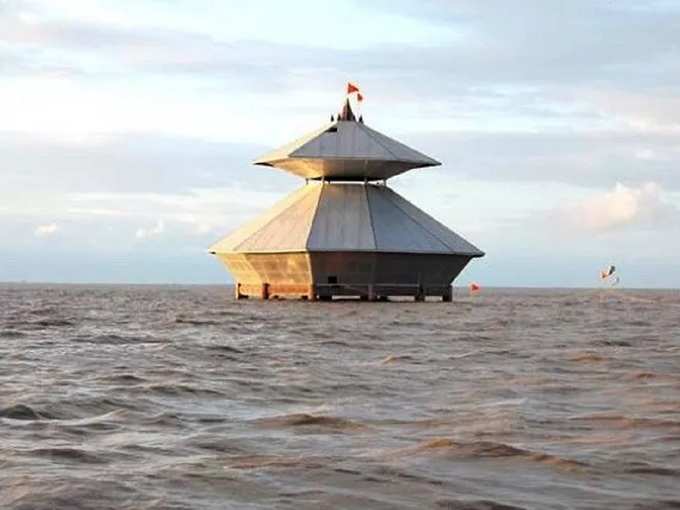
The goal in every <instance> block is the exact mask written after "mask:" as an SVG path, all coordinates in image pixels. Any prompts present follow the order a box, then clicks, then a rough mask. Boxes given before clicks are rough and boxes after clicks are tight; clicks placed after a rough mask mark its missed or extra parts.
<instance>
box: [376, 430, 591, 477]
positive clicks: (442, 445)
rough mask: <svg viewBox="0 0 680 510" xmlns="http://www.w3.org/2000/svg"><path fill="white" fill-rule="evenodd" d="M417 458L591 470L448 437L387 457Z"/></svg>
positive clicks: (563, 460) (514, 449)
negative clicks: (516, 460) (518, 462)
mask: <svg viewBox="0 0 680 510" xmlns="http://www.w3.org/2000/svg"><path fill="white" fill-rule="evenodd" d="M417 455H425V456H430V455H434V456H453V457H474V458H519V459H522V460H528V461H532V462H538V463H541V464H549V465H552V466H555V467H559V468H565V469H583V468H585V467H587V464H585V463H583V462H580V461H576V460H571V459H566V458H562V457H558V456H556V455H550V454H547V453H539V452H533V451H530V450H525V449H523V448H519V447H516V446H512V445H509V444H505V443H498V442H493V441H472V442H459V441H455V440H453V439H449V438H446V437H438V438H433V439H428V440H425V441H422V442H421V443H419V444H417V445H415V446H412V447H407V448H402V449H398V450H395V451H393V452H389V453H388V454H387V456H388V457H395V456H396V457H410V456H417Z"/></svg>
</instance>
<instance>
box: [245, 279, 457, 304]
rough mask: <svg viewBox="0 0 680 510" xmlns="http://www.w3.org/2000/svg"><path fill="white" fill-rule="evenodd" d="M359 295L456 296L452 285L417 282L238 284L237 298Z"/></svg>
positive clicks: (380, 297)
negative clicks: (415, 283) (428, 284)
mask: <svg viewBox="0 0 680 510" xmlns="http://www.w3.org/2000/svg"><path fill="white" fill-rule="evenodd" d="M335 297H340V298H356V299H359V300H361V301H371V302H376V301H387V300H388V299H389V298H392V297H413V300H414V301H416V302H424V301H426V300H427V298H428V297H438V298H441V300H442V301H445V302H450V301H451V300H452V289H451V286H450V285H431V286H422V285H413V284H399V283H393V284H339V283H333V284H313V285H304V284H271V283H261V284H244V283H238V282H237V283H236V284H234V298H235V299H248V298H256V299H262V300H269V299H302V300H307V301H332V300H333V298H335Z"/></svg>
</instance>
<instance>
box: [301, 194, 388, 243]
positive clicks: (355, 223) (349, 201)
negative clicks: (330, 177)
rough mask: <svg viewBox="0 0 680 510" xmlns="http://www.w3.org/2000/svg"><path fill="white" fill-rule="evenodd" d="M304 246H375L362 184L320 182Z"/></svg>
mask: <svg viewBox="0 0 680 510" xmlns="http://www.w3.org/2000/svg"><path fill="white" fill-rule="evenodd" d="M307 249H308V250H335V251H342V250H374V249H375V241H374V238H373V228H372V226H371V214H370V211H369V210H368V200H366V189H365V186H361V185H347V184H346V185H342V184H326V185H324V187H323V192H322V193H321V199H320V200H319V206H318V209H317V211H316V217H315V218H314V224H313V225H312V230H311V232H310V235H309V241H308V242H307Z"/></svg>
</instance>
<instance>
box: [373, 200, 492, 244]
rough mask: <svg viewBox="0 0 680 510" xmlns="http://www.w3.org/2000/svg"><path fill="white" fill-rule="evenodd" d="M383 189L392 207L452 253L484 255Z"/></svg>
mask: <svg viewBox="0 0 680 510" xmlns="http://www.w3.org/2000/svg"><path fill="white" fill-rule="evenodd" d="M384 189H385V191H386V192H388V193H389V194H390V200H391V201H392V203H393V204H394V205H396V206H397V207H399V208H400V209H401V210H403V211H404V212H405V213H406V214H408V215H409V216H410V217H411V218H413V220H414V221H416V222H417V223H418V224H420V225H421V226H422V227H423V228H425V229H426V230H427V231H428V232H430V233H431V234H433V235H434V236H435V237H436V238H437V239H439V240H440V241H442V242H443V243H444V244H446V245H447V246H448V247H449V248H450V249H451V250H452V251H454V252H456V253H461V254H469V255H471V256H473V257H481V256H482V255H484V252H483V251H481V250H480V249H479V248H477V247H476V246H474V245H473V244H471V243H469V242H468V241H466V240H465V239H463V238H462V237H461V236H459V235H458V234H456V233H455V232H454V231H452V230H451V229H449V228H448V227H446V226H444V225H442V224H441V223H439V222H438V221H437V220H435V219H434V218H433V217H432V216H430V215H429V214H427V213H426V212H424V211H422V210H421V209H418V208H417V207H416V206H415V205H413V204H412V203H411V202H409V201H408V200H406V199H404V197H402V196H401V195H399V194H398V193H395V192H394V191H392V190H391V189H389V188H384Z"/></svg>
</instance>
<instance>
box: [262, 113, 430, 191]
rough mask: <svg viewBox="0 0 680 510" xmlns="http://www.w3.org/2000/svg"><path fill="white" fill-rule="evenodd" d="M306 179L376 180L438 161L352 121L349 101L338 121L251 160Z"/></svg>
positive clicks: (361, 123)
mask: <svg viewBox="0 0 680 510" xmlns="http://www.w3.org/2000/svg"><path fill="white" fill-rule="evenodd" d="M254 163H255V164H256V165H264V166H273V167H277V168H281V169H283V170H286V171H287V172H291V173H293V174H295V175H299V176H300V177H304V178H305V179H322V178H323V179H325V180H327V181H333V180H335V181H364V180H368V181H375V180H382V179H387V178H389V177H393V176H395V175H398V174H400V173H403V172H406V171H407V170H411V169H413V168H420V167H426V166H437V165H440V164H441V163H439V162H438V161H436V160H434V159H432V158H430V157H428V156H426V155H425V154H422V153H420V152H418V151H416V150H414V149H411V148H410V147H407V146H406V145H404V144H403V143H400V142H398V141H396V140H394V139H392V138H389V137H387V136H385V135H383V134H381V133H379V132H377V131H375V130H374V129H371V128H369V127H368V126H366V125H364V123H363V121H362V119H361V118H360V120H359V121H356V120H355V117H354V114H353V112H352V110H351V107H350V104H349V101H346V102H345V106H344V108H343V112H342V115H340V116H339V119H338V120H335V121H332V122H330V123H328V124H326V125H325V126H323V127H321V128H320V129H317V130H316V131H313V132H311V133H309V134H307V135H305V136H303V137H301V138H298V139H297V140H295V141H293V142H291V143H289V144H287V145H284V146H283V147H280V148H278V149H275V150H273V151H270V152H268V153H266V154H264V155H263V156H261V157H259V158H258V159H256V160H255V161H254Z"/></svg>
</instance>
